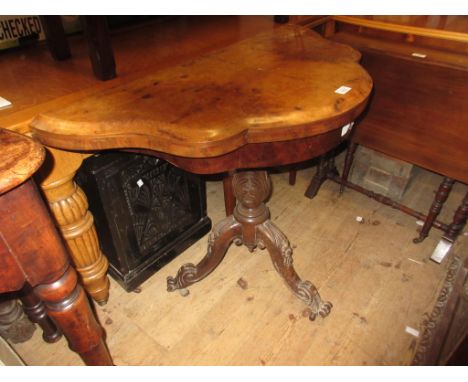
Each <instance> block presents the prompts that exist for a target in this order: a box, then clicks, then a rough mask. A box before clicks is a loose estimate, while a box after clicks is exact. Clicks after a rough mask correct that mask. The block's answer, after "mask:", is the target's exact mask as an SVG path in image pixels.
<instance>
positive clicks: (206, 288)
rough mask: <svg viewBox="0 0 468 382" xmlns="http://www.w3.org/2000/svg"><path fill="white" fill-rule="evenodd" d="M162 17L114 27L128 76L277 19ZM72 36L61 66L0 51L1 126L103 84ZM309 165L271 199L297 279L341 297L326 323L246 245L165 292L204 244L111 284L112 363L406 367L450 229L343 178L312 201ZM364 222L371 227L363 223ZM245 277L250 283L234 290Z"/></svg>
mask: <svg viewBox="0 0 468 382" xmlns="http://www.w3.org/2000/svg"><path fill="white" fill-rule="evenodd" d="M160 25H161V27H160V28H159V27H158V28H154V27H152V26H148V27H144V28H140V29H137V30H136V31H130V32H128V33H121V34H118V33H117V34H115V35H114V37H113V44H114V42H115V44H114V49H115V52H116V61H117V70H118V74H119V78H125V77H126V76H127V77H130V76H132V75H135V72H138V71H141V70H142V71H144V70H147V69H148V68H150V67H155V66H165V65H171V64H174V63H177V62H181V61H183V60H185V59H187V58H189V57H193V56H195V55H197V54H200V53H202V52H205V51H208V50H210V49H213V48H216V47H220V46H223V45H226V44H228V43H231V42H234V41H236V40H238V39H240V38H244V37H246V36H248V35H249V34H253V33H256V32H258V31H261V30H265V29H268V28H272V27H273V23H272V21H271V17H239V18H232V17H224V18H223V17H210V18H189V19H184V20H182V21H180V20H179V21H177V22H175V23H166V24H164V23H163V24H160ZM132 33H136V35H138V36H139V37H138V38H137V39H135V34H133V35H132ZM132 36H133V37H132ZM71 41H72V52H73V55H74V58H73V60H72V61H69V62H65V63H56V62H53V61H51V59H50V56H49V55H48V52H47V51H46V50H45V48H44V47H38V48H37V49H36V48H35V49H32V50H28V51H25V52H23V51H15V52H7V53H2V55H1V56H0V73H2V79H1V81H2V88H1V89H0V96H2V97H5V98H7V99H9V100H11V101H13V104H14V108H12V109H9V110H5V111H3V112H1V113H0V126H1V124H2V120H3V121H6V120H8V117H9V116H10V115H13V114H14V113H17V112H21V111H22V110H29V109H30V108H31V107H35V106H36V105H40V104H41V103H43V102H48V101H50V100H53V99H55V98H57V97H62V96H66V95H68V94H71V93H74V92H78V91H81V90H83V89H86V88H88V87H91V86H95V85H96V83H97V82H96V80H95V79H94V78H93V77H92V72H91V68H90V64H89V60H88V58H87V54H86V49H85V46H84V45H83V43H82V40H81V38H80V37H73V38H71ZM142 52H143V53H144V54H142ZM31 62H34V65H33V66H31ZM3 117H5V118H3ZM2 118H3V119H2ZM340 160H342V157H341V158H340ZM314 171H315V169H314V168H307V169H305V170H302V171H300V172H299V173H298V178H297V184H296V185H295V186H294V187H291V186H289V185H288V183H287V173H286V172H280V173H276V174H274V175H273V184H274V191H273V194H272V197H271V200H270V202H269V206H270V209H271V213H272V219H273V220H274V222H275V223H276V224H278V225H279V226H280V227H281V228H282V229H283V231H284V232H285V233H286V234H287V236H288V237H289V239H290V241H291V243H292V245H293V248H294V262H295V266H296V269H297V270H298V273H299V274H300V275H301V276H302V277H303V278H304V279H308V280H311V281H312V282H313V283H315V285H316V286H317V287H318V288H319V290H320V293H321V295H322V297H323V298H324V299H327V300H330V301H331V302H332V303H333V305H334V307H333V310H332V313H331V314H330V316H329V317H327V318H326V319H321V318H318V319H317V320H316V321H315V322H310V321H309V320H308V318H307V317H304V315H303V311H304V309H305V306H304V305H303V303H302V302H301V301H299V300H298V299H297V298H295V297H294V296H293V295H292V294H291V293H290V292H289V290H288V289H287V288H286V286H285V285H284V283H283V281H282V280H281V278H280V277H279V276H278V275H277V274H276V272H275V270H274V268H273V266H272V264H271V262H270V259H269V256H268V253H267V252H266V251H259V250H257V251H256V252H255V253H249V252H248V250H247V249H246V248H239V247H236V246H233V247H232V248H230V250H229V251H228V253H227V255H226V258H225V260H224V262H223V263H222V264H221V265H220V266H219V268H218V269H217V270H216V271H215V272H213V273H212V274H211V275H210V276H209V277H208V278H207V279H205V280H203V281H202V282H200V283H198V284H196V285H194V286H192V287H191V288H190V292H191V293H190V295H189V296H188V297H185V298H184V297H182V296H181V295H180V294H178V293H177V292H176V293H167V292H166V277H167V276H169V275H174V274H175V273H176V271H177V269H178V268H179V267H180V266H181V265H182V264H184V263H186V262H196V261H198V260H199V259H201V258H202V257H203V256H204V253H205V248H206V238H204V239H202V240H200V241H199V242H198V243H196V244H195V245H194V246H192V247H191V248H189V249H188V250H187V251H185V252H184V253H183V254H182V255H181V256H179V257H178V258H176V259H175V260H174V261H173V262H172V263H170V264H168V265H167V266H166V267H164V268H163V269H162V270H160V271H159V272H158V273H157V274H155V275H154V276H153V277H152V278H151V279H149V280H148V281H147V282H146V283H144V284H143V285H142V291H141V293H139V294H136V293H131V294H128V293H126V292H125V291H123V290H122V289H121V288H120V287H119V286H118V285H117V284H116V283H115V282H113V281H111V284H112V285H111V296H110V300H109V302H108V304H107V305H106V306H105V307H96V311H97V315H98V317H99V320H100V322H101V323H102V325H103V327H104V328H105V330H106V333H107V343H108V345H109V349H110V352H111V354H112V356H113V358H114V362H115V363H116V364H117V365H405V364H408V363H409V362H410V360H411V359H412V355H413V353H414V350H415V347H416V343H417V338H415V337H413V336H411V335H410V334H408V333H406V332H405V328H406V326H410V327H412V328H415V329H420V325H421V323H422V321H423V318H424V314H425V313H427V312H429V311H430V310H431V309H432V304H433V302H434V300H435V297H436V294H437V292H438V288H439V286H440V284H441V282H442V281H443V278H444V275H445V271H446V267H447V264H448V261H447V260H445V261H444V262H443V263H442V264H441V265H438V264H436V263H434V262H432V261H430V260H429V256H430V254H431V252H432V250H433V249H434V247H435V245H436V244H437V242H438V240H439V238H440V235H441V232H440V231H437V230H433V231H432V232H431V234H430V236H429V237H428V238H427V239H426V240H425V241H424V242H423V243H421V244H418V245H415V244H413V243H412V238H413V237H415V235H416V228H417V225H416V222H415V219H414V218H411V217H409V216H407V215H404V214H402V213H401V212H398V211H395V210H392V209H391V208H389V207H386V206H383V205H381V204H378V203H377V202H375V201H372V200H370V199H368V198H367V197H365V196H363V195H361V194H358V193H356V192H354V191H349V190H348V191H346V192H345V194H344V195H343V196H342V197H339V196H338V192H337V191H338V186H337V185H336V184H334V183H331V182H328V183H326V184H325V185H324V186H323V187H322V189H321V190H320V192H319V194H318V196H317V197H316V198H315V199H313V200H309V199H307V198H305V197H304V196H303V193H304V191H305V189H306V187H307V184H308V182H309V180H310V179H311V177H312V175H313V173H314ZM440 180H441V178H440V177H439V176H437V175H435V174H431V173H428V172H425V171H422V170H421V171H419V172H418V174H417V176H416V178H415V179H414V180H413V181H412V183H411V185H410V189H409V191H408V192H407V193H406V197H405V200H404V202H406V203H407V204H409V205H410V206H412V207H413V208H416V209H420V210H423V211H427V209H428V207H429V205H430V203H431V201H432V197H433V190H434V189H436V188H437V186H438V184H439V182H440ZM465 192H466V186H463V185H459V184H457V185H456V186H455V187H454V191H453V192H452V194H451V196H450V198H449V200H448V202H447V204H446V208H444V210H443V212H442V214H441V220H443V221H447V222H448V221H450V220H451V218H452V215H453V211H454V209H455V208H456V207H457V206H458V204H459V203H460V201H461V199H462V197H463V195H464V193H465ZM207 198H208V213H209V216H210V217H211V219H212V220H213V222H217V221H218V220H220V219H221V218H222V217H223V214H224V209H223V193H222V184H221V182H219V181H213V180H209V181H208V183H207ZM356 216H361V217H363V218H364V222H363V223H362V224H361V223H358V222H357V221H356ZM467 246H468V244H467V240H466V236H461V237H460V239H459V242H458V243H457V245H456V250H457V252H458V253H460V254H464V253H467V251H466V248H467ZM241 278H242V279H243V280H244V281H245V282H246V283H247V287H246V288H241V287H240V286H239V284H238V280H239V279H241ZM14 347H15V349H16V350H17V352H18V353H19V354H20V356H21V357H22V358H23V359H24V361H25V362H26V363H27V364H30V365H81V364H82V363H81V360H80V359H79V358H78V356H76V355H75V354H74V353H72V352H71V351H69V350H68V348H67V344H66V341H65V340H64V339H62V340H61V341H60V342H58V343H57V344H52V345H51V344H46V343H44V342H43V341H42V339H41V333H40V330H36V332H35V334H34V337H33V338H32V339H31V340H30V341H28V342H26V343H23V344H17V345H14Z"/></svg>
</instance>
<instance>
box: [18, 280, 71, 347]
mask: <svg viewBox="0 0 468 382" xmlns="http://www.w3.org/2000/svg"><path fill="white" fill-rule="evenodd" d="M20 299H21V302H22V303H23V309H24V312H25V313H26V315H27V316H28V318H29V319H30V320H31V321H32V322H34V323H36V324H38V325H39V326H40V327H41V329H42V338H43V339H44V341H45V342H48V343H54V342H57V341H58V340H59V339H60V338H62V333H61V332H60V330H59V329H58V328H57V325H55V323H54V322H53V321H52V320H51V319H50V317H49V316H48V315H47V312H46V309H45V306H44V304H43V302H42V301H41V300H39V298H38V297H37V296H36V295H35V294H34V290H33V289H32V288H31V286H30V285H29V284H26V285H25V286H24V288H23V290H22V291H21V297H20Z"/></svg>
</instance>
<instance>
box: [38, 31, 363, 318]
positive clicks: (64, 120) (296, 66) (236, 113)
mask: <svg viewBox="0 0 468 382" xmlns="http://www.w3.org/2000/svg"><path fill="white" fill-rule="evenodd" d="M359 59H360V54H359V53H358V52H357V51H355V50H354V49H352V48H350V47H348V46H346V45H341V44H337V43H334V42H330V41H328V40H325V39H322V38H321V37H320V36H318V35H317V34H315V33H314V32H312V31H310V30H308V29H304V28H301V27H297V26H283V27H278V28H275V29H274V30H273V31H270V32H267V33H264V34H260V35H257V36H255V37H253V38H249V39H246V40H243V41H240V42H238V43H236V44H234V45H231V46H229V47H226V48H224V49H221V50H218V51H215V52H212V53H210V54H206V55H203V56H201V57H199V58H198V59H196V60H193V61H190V62H187V63H185V64H183V65H180V66H176V67H172V68H169V69H165V70H161V71H157V72H155V73H154V74H151V75H148V76H146V77H144V78H140V79H138V80H135V81H133V82H129V83H126V84H124V85H120V86H116V87H114V88H111V89H107V90H105V91H102V92H100V93H98V94H95V95H93V96H91V97H88V98H86V99H83V100H80V101H78V102H76V103H74V104H73V105H70V106H68V107H66V108H64V109H61V110H56V111H54V112H47V113H45V114H41V115H39V116H38V117H37V118H35V119H34V121H33V122H32V131H33V134H34V137H35V138H36V139H38V140H39V141H41V142H42V143H43V144H45V145H48V146H52V147H57V148H60V149H64V150H72V151H100V150H107V149H122V150H130V151H134V152H140V153H145V154H149V155H154V156H157V157H160V158H163V159H165V160H167V161H169V162H171V163H172V164H174V165H176V166H178V167H180V168H182V169H184V170H187V171H191V172H194V173H198V174H213V173H224V172H230V173H231V174H233V177H232V183H233V184H232V186H233V190H234V194H235V196H236V199H237V205H236V208H235V210H234V213H233V215H231V216H229V217H227V218H225V219H224V220H222V221H221V222H219V223H218V224H217V225H215V227H214V228H213V231H212V232H211V234H210V235H209V238H208V250H207V254H206V256H205V257H204V258H203V259H202V260H201V262H200V263H199V264H198V265H193V264H186V265H184V266H182V267H181V268H180V270H179V272H178V273H177V275H176V276H175V277H169V278H168V280H167V288H168V290H169V291H174V290H176V289H180V290H181V291H182V292H184V291H186V289H185V288H186V287H187V286H189V285H191V284H193V283H195V282H197V281H199V280H201V279H203V278H204V277H206V276H207V275H208V274H209V273H210V272H212V271H213V270H214V268H216V266H217V265H218V264H219V263H220V262H221V260H222V259H223V257H224V255H225V253H226V251H227V249H228V247H229V245H230V244H231V243H232V242H235V243H236V244H245V245H246V246H247V248H248V249H249V250H251V251H252V250H253V249H254V248H256V247H259V248H266V249H267V250H268V252H269V253H270V256H271V259H272V261H273V265H274V267H275V269H276V270H277V271H278V273H279V274H280V275H281V276H282V277H283V279H284V280H285V281H286V284H287V285H288V286H289V287H290V288H291V290H292V291H293V293H294V294H295V295H296V296H297V297H299V298H300V299H301V300H303V301H304V302H305V303H306V304H307V305H308V306H309V307H310V312H311V313H310V318H311V319H314V318H315V317H316V315H317V314H320V315H321V316H326V315H328V313H329V312H330V309H331V304H330V303H328V302H324V301H322V300H321V298H320V296H319V293H318V291H317V289H316V288H315V287H314V285H312V283H311V282H309V281H303V280H301V278H300V277H299V276H298V274H297V273H296V271H295V270H294V268H293V262H292V249H291V247H290V245H289V242H288V239H287V238H286V236H285V235H284V234H283V233H282V232H281V231H280V229H279V228H278V227H277V226H276V225H274V224H273V223H272V222H271V220H270V218H269V217H270V213H269V210H268V207H267V206H266V205H265V204H264V201H265V200H266V199H267V198H268V196H269V193H270V190H271V184H270V179H269V177H268V174H267V172H266V170H265V168H268V167H271V166H279V165H286V164H291V163H297V162H301V161H304V160H308V159H311V158H313V157H316V156H319V155H321V154H323V153H325V152H326V151H328V150H330V149H332V148H333V147H335V146H337V145H338V144H339V143H340V142H342V141H343V140H344V139H346V138H347V137H348V136H349V129H348V128H347V127H345V128H343V126H345V125H347V124H348V123H350V122H351V121H353V120H354V119H355V118H356V117H357V116H358V115H359V114H360V113H361V112H362V111H363V109H364V108H365V106H366V103H367V100H368V97H369V94H370V92H371V89H372V80H371V78H370V77H369V75H368V74H367V73H366V71H365V70H364V69H363V68H362V67H361V66H360V65H359V63H358V61H359Z"/></svg>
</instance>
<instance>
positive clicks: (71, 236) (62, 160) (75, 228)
mask: <svg viewBox="0 0 468 382" xmlns="http://www.w3.org/2000/svg"><path fill="white" fill-rule="evenodd" d="M48 153H49V156H48V158H47V159H46V165H45V166H43V167H42V168H41V170H40V172H39V175H40V185H41V188H42V190H43V192H44V194H45V196H46V198H47V201H48V203H49V207H50V209H51V211H52V213H53V215H54V217H55V220H56V221H57V223H58V225H59V228H60V231H61V233H62V235H63V237H64V238H65V241H66V244H67V246H68V249H69V253H70V255H71V257H72V261H73V264H74V266H75V268H76V270H77V271H78V273H79V275H80V277H81V280H82V282H83V286H84V287H85V289H86V291H87V292H88V293H89V294H90V295H91V297H92V298H93V299H94V300H95V301H96V302H97V303H98V304H100V305H103V304H105V303H106V302H107V300H108V298H109V286H110V284H109V278H108V277H107V270H108V267H109V262H108V260H107V258H105V257H104V256H103V254H102V252H101V249H100V246H99V241H98V237H97V233H96V228H95V226H94V218H93V215H92V214H91V212H90V211H89V210H88V199H87V198H86V195H85V193H84V192H83V190H82V189H81V188H80V187H79V186H78V185H77V184H76V183H75V182H74V181H73V177H74V176H75V173H76V171H77V170H78V169H79V168H80V166H81V163H82V162H83V159H84V158H85V156H84V155H82V154H78V153H71V152H65V151H61V150H56V149H52V148H48ZM51 158H53V159H52V160H51ZM50 162H53V164H50ZM50 168H52V169H50Z"/></svg>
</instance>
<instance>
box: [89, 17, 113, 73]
mask: <svg viewBox="0 0 468 382" xmlns="http://www.w3.org/2000/svg"><path fill="white" fill-rule="evenodd" d="M82 20H83V29H84V32H85V35H86V40H87V42H88V50H89V57H90V59H91V65H92V66H93V72H94V75H95V76H96V77H97V78H99V79H100V80H101V81H107V80H110V79H112V78H115V77H116V71H115V60H114V52H113V51H112V45H111V38H110V34H109V28H108V25H107V19H106V16H83V19H82Z"/></svg>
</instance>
